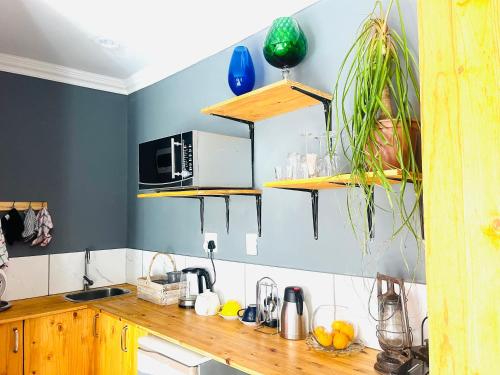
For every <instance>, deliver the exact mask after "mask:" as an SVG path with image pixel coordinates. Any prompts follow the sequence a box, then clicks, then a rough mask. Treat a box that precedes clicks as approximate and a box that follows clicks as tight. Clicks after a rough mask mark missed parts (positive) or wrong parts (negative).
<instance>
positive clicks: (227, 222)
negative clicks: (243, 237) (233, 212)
mask: <svg viewBox="0 0 500 375" xmlns="http://www.w3.org/2000/svg"><path fill="white" fill-rule="evenodd" d="M224 202H225V203H226V233H227V234H229V195H228V196H225V197H224Z"/></svg>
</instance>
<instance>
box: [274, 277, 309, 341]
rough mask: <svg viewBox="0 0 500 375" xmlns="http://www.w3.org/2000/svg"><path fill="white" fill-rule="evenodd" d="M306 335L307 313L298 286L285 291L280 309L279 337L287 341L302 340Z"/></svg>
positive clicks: (300, 289)
mask: <svg viewBox="0 0 500 375" xmlns="http://www.w3.org/2000/svg"><path fill="white" fill-rule="evenodd" d="M307 334H308V313H307V306H306V304H305V303H304V292H303V291H302V288H300V287H298V286H289V287H287V288H286V289H285V295H284V300H283V307H282V308H281V332H280V335H281V337H283V338H285V339H288V340H304V339H305V338H306V337H307Z"/></svg>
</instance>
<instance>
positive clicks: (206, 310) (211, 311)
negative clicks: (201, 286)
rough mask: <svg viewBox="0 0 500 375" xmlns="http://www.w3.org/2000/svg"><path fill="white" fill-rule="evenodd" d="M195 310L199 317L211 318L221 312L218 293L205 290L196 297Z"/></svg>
mask: <svg viewBox="0 0 500 375" xmlns="http://www.w3.org/2000/svg"><path fill="white" fill-rule="evenodd" d="M194 310H195V311H196V314H198V315H204V316H210V315H215V314H217V313H218V312H219V310H220V300H219V296H218V295H217V293H214V292H211V291H210V290H205V291H204V292H203V293H201V294H199V295H198V297H196V303H195V305H194Z"/></svg>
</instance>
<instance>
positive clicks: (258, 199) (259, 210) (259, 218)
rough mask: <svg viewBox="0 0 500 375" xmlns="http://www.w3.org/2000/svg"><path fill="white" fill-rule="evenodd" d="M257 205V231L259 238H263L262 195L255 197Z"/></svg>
mask: <svg viewBox="0 0 500 375" xmlns="http://www.w3.org/2000/svg"><path fill="white" fill-rule="evenodd" d="M255 204H256V208H257V231H258V233H259V237H262V195H256V196H255Z"/></svg>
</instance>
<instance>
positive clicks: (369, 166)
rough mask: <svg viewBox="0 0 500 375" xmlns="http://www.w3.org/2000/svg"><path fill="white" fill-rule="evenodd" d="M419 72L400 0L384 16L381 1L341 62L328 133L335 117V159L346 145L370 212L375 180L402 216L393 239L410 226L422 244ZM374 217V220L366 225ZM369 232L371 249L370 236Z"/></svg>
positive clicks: (394, 0) (356, 184) (355, 180)
mask: <svg viewBox="0 0 500 375" xmlns="http://www.w3.org/2000/svg"><path fill="white" fill-rule="evenodd" d="M394 4H395V5H396V7H397V12H398V15H399V21H400V30H401V32H400V33H398V32H396V31H395V30H394V29H392V28H390V27H389V25H388V16H389V13H390V11H391V8H392V7H393V5H394ZM415 71H416V62H415V59H414V57H413V55H412V52H411V51H410V49H409V47H408V43H407V38H406V31H405V27H404V23H403V19H402V16H401V9H400V5H399V0H391V1H390V3H389V5H388V8H387V9H386V11H385V13H384V11H383V7H382V4H381V1H380V0H377V1H376V2H375V7H374V9H373V12H372V13H371V14H370V15H369V16H368V17H367V18H366V20H365V21H364V22H363V24H362V25H361V27H360V30H359V34H358V35H357V37H356V39H355V41H354V43H353V45H352V46H351V48H350V49H349V51H348V52H347V55H346V56H345V57H344V59H343V61H342V64H341V67H340V71H339V73H338V78H337V81H336V83H335V87H334V90H333V100H332V102H333V103H332V107H333V113H332V114H331V116H330V118H329V122H328V127H327V128H328V131H329V130H331V129H332V128H331V126H332V118H333V119H334V120H335V122H336V124H337V127H338V129H339V130H341V132H339V131H337V135H338V136H337V138H336V141H335V144H334V145H333V147H331V148H330V151H331V153H332V155H333V152H334V151H335V147H337V146H338V145H339V144H341V145H342V148H343V150H344V153H345V154H346V156H347V158H348V159H349V161H350V164H351V176H352V183H351V186H353V187H356V188H361V189H360V191H361V193H362V194H363V197H364V202H365V203H366V206H368V207H367V208H368V212H369V211H370V208H371V207H373V206H372V205H373V185H372V184H371V183H370V181H372V179H373V178H376V179H377V180H378V181H379V184H380V185H381V186H382V187H383V188H384V189H385V191H386V194H387V197H388V199H389V202H390V205H391V208H392V211H393V214H394V215H399V216H400V217H401V223H402V224H401V225H397V226H395V227H394V230H393V237H394V236H395V235H397V234H398V233H399V232H400V231H401V230H402V229H403V228H407V229H408V230H409V231H410V232H411V233H412V234H413V236H415V238H416V239H417V240H419V239H420V232H419V231H418V230H417V229H416V226H415V220H414V218H415V217H416V215H417V214H418V212H419V210H418V208H419V207H418V206H419V200H420V196H421V194H422V186H421V181H420V179H419V178H417V176H419V172H420V156H419V155H420V152H419V133H420V127H419V123H418V121H417V120H416V119H415V118H416V113H415V108H414V107H413V105H412V103H411V100H410V98H411V95H410V94H411V93H412V92H413V95H414V96H415V97H416V98H417V100H419V88H418V82H417V79H416V73H415ZM327 136H328V137H329V135H327ZM339 139H340V142H338V140H339ZM387 169H399V170H400V173H401V176H402V177H401V184H400V188H399V189H394V187H393V186H394V185H393V183H394V182H393V181H391V180H390V179H388V178H387V177H386V175H385V174H384V171H385V170H387ZM367 172H370V173H368V174H367ZM370 174H373V175H370ZM391 182H392V183H391ZM410 182H411V183H413V186H414V191H415V203H414V204H413V205H412V207H406V205H405V200H404V195H405V191H406V190H407V185H408V183H410ZM351 204H352V198H351V199H348V212H349V215H350V218H351V224H352V225H353V229H354V230H355V233H356V234H358V233H357V232H358V231H357V230H356V227H355V225H354V224H353V216H352V215H353V209H352V206H351ZM365 208H366V207H365ZM363 212H365V213H366V212H367V210H363ZM368 215H369V213H368ZM371 219H372V218H371V216H370V217H368V218H367V220H365V222H368V221H370V220H371ZM365 228H366V227H365ZM364 233H365V236H364V238H363V239H364V244H365V249H366V243H367V241H366V240H367V239H368V238H369V232H368V231H364Z"/></svg>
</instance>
